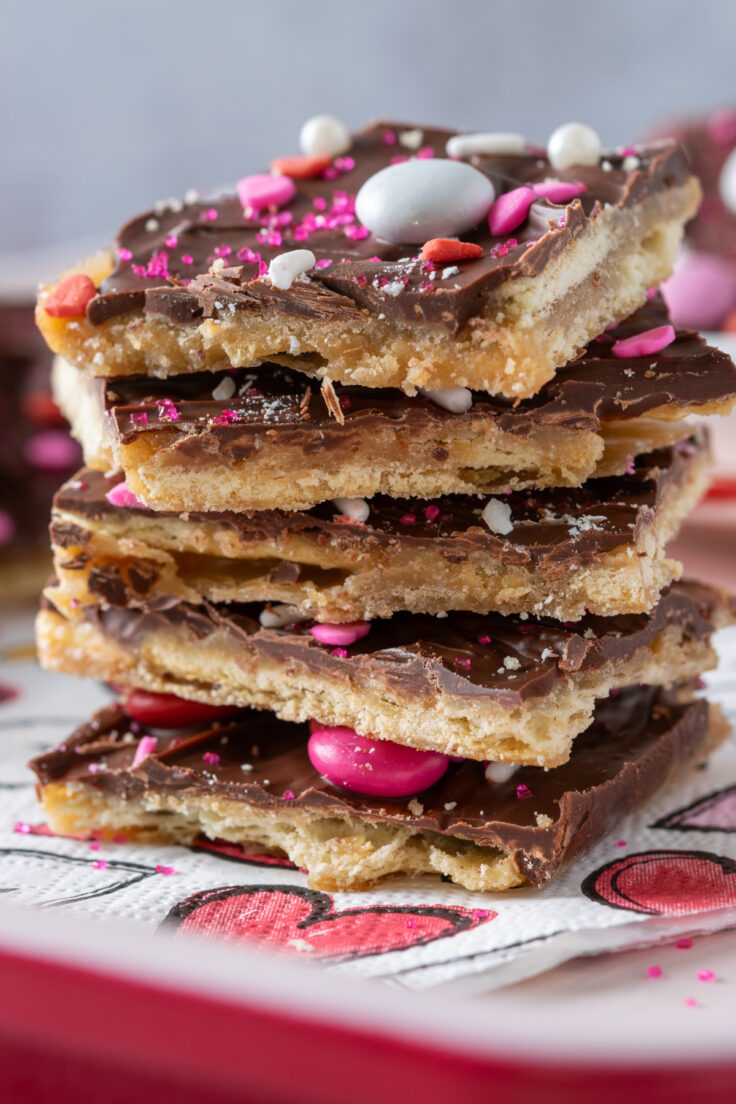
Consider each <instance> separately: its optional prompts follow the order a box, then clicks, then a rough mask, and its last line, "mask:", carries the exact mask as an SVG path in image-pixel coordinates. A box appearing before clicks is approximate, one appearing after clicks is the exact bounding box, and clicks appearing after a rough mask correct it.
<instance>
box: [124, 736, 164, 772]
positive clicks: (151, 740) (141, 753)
mask: <svg viewBox="0 0 736 1104" xmlns="http://www.w3.org/2000/svg"><path fill="white" fill-rule="evenodd" d="M157 743H158V741H157V739H156V737H155V736H142V737H141V739H140V740H139V741H138V747H137V748H136V749H135V755H134V756H133V762H132V763H131V764H130V765H131V767H137V766H138V764H139V763H142V762H143V760H144V759H145V758H146V756H148V755H152V754H153V752H154V751H155V750H156V744H157Z"/></svg>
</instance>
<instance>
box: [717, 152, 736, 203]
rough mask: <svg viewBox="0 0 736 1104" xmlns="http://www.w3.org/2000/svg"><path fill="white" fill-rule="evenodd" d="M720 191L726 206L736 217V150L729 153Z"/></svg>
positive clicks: (719, 181)
mask: <svg viewBox="0 0 736 1104" xmlns="http://www.w3.org/2000/svg"><path fill="white" fill-rule="evenodd" d="M718 191H719V192H720V193H721V199H722V200H723V203H724V204H725V206H726V207H728V209H729V211H731V213H732V214H734V215H736V149H735V150H732V151H731V153H729V155H728V157H727V158H726V160H725V162H724V165H723V168H722V169H721V175H720V177H719V178H718Z"/></svg>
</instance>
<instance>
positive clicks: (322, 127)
mask: <svg viewBox="0 0 736 1104" xmlns="http://www.w3.org/2000/svg"><path fill="white" fill-rule="evenodd" d="M352 144H353V140H352V138H351V137H350V131H349V130H348V128H347V127H346V126H345V124H344V123H341V122H340V120H339V119H336V118H335V116H334V115H313V116H312V118H311V119H307V121H306V123H305V124H304V126H303V127H302V129H301V131H300V132H299V148H300V149H301V151H302V153H303V154H304V155H305V156H306V157H339V156H340V154H341V153H347V152H348V150H349V149H350V147H351V146H352Z"/></svg>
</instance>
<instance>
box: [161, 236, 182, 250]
mask: <svg viewBox="0 0 736 1104" xmlns="http://www.w3.org/2000/svg"><path fill="white" fill-rule="evenodd" d="M178 244H179V239H178V237H177V236H176V234H169V236H168V238H164V245H165V246H166V248H167V249H176V247H177V245H178Z"/></svg>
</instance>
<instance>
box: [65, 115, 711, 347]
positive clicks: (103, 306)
mask: <svg viewBox="0 0 736 1104" xmlns="http://www.w3.org/2000/svg"><path fill="white" fill-rule="evenodd" d="M407 129H410V128H408V127H406V126H402V125H399V124H396V123H387V122H379V123H375V124H373V125H372V126H369V127H367V128H366V129H364V130H362V131H359V132H358V133H357V134H356V135H355V136H354V142H353V146H352V148H351V150H350V152H349V154H348V155H347V156H346V157H345V158H342V159H338V160H337V161H336V162H335V163H334V165H333V167H332V168H331V169H330V170H328V175H329V176H332V179H324V178H323V177H318V178H316V179H311V180H298V181H296V185H297V191H296V196H295V197H294V199H292V200H291V201H290V202H289V203H288V204H286V206H285V207H284V208H283V209H282V210H281V211H280V212H279V213H278V214H274V213H272V212H262V213H261V214H260V215H255V214H254V213H253V212H248V211H246V212H245V213H244V211H243V207H242V206H241V204H240V201H239V200H238V198H237V197H236V196H223V197H219V198H216V199H206V200H203V201H201V202H196V203H187V204H184V205H181V204H175V205H174V206H175V207H176V208H177V209H176V210H171V209H159V210H156V211H147V212H145V213H144V214H142V215H140V216H139V217H137V218H135V219H133V220H132V221H131V222H128V223H127V224H126V225H125V226H123V228H122V229H121V230H120V232H119V233H118V236H117V239H116V242H115V247H116V256H117V258H118V260H117V264H116V266H115V269H114V271H113V272H112V274H111V275H110V276H109V277H108V278H107V279H106V280H104V281H103V283H102V284H101V286H100V289H99V294H98V295H97V296H95V298H94V299H92V300H91V302H90V303H89V305H88V307H87V318H88V319H89V321H90V322H92V323H93V324H97V323H101V322H104V321H106V320H107V319H109V318H112V317H114V316H116V315H120V314H123V313H126V312H128V311H132V310H142V309H144V310H146V311H150V312H153V313H156V314H162V315H165V316H166V317H167V318H169V319H171V320H172V321H174V322H188V321H191V320H194V319H198V318H203V317H204V318H206V317H209V316H211V315H213V314H216V313H217V312H221V311H222V310H223V309H228V308H232V309H233V310H251V311H253V310H255V311H259V312H264V311H267V312H280V313H283V314H291V315H297V316H301V317H306V318H312V319H319V320H322V319H323V320H325V321H329V319H330V318H331V317H335V316H340V317H343V318H345V317H348V318H349V317H350V313H351V312H356V311H357V310H358V309H359V308H360V309H368V310H371V311H374V312H375V313H377V314H382V315H384V316H385V317H387V318H390V319H395V320H397V321H400V322H403V323H405V324H410V325H416V324H418V323H426V322H429V323H432V324H434V325H437V326H442V327H443V328H444V329H445V330H447V331H449V332H450V333H451V334H456V333H457V332H458V331H459V330H460V329H461V328H462V327H463V326H464V325H465V323H466V322H467V321H468V319H470V318H471V317H473V316H474V315H477V314H479V313H480V312H481V311H482V310H483V308H484V305H485V300H486V297H487V296H488V294H489V293H490V292H491V291H493V290H494V289H495V288H497V287H498V286H499V284H501V283H502V282H504V281H506V280H509V279H513V278H516V277H520V276H536V275H538V274H539V273H540V272H541V271H542V270H543V269H544V268H545V267H546V266H547V265H548V264H549V263H550V262H551V261H552V260H554V259H555V258H556V257H558V256H559V254H560V253H561V252H563V251H564V250H565V249H566V248H567V246H568V245H570V244H571V243H572V242H573V241H574V240H575V239H576V238H578V237H579V236H580V235H581V234H582V233H583V232H584V231H585V229H586V227H587V226H588V224H589V223H591V222H592V221H595V219H596V217H597V216H598V214H599V213H600V212H601V210H602V209H603V207H604V206H608V205H611V206H613V207H616V208H619V209H625V208H629V207H633V206H636V205H638V204H641V203H642V202H643V201H644V200H645V199H647V198H649V197H650V196H655V195H657V194H661V193H663V192H666V191H667V190H669V189H671V188H672V187H675V186H677V185H680V184H684V183H685V182H686V181H688V180H689V179H690V178H691V173H690V169H689V167H688V164H687V161H686V159H685V157H684V155H683V153H682V151H681V150H680V149H679V148H678V147H677V146H676V145H674V143H662V144H659V145H653V146H649V147H646V148H642V149H640V150H638V151H637V154H638V165H637V167H636V168H635V169H633V170H630V171H626V170H625V169H624V168H623V158H622V157H621V156H620V155H618V154H606V155H604V161H602V162H601V163H600V164H598V165H594V166H575V168H573V169H565V170H556V169H552V167H551V166H550V164H549V161H548V159H547V156H546V153H545V151H544V150H540V149H536V148H533V147H528V148H527V149H526V151H524V152H522V153H520V154H515V155H502V156H493V157H487V156H474V157H472V158H470V163H471V164H472V165H473V166H474V167H475V168H476V169H478V170H479V171H480V172H482V173H484V174H485V175H486V176H487V177H488V178H489V179H490V180H491V181H492V183H493V185H494V189H495V194H496V196H499V195H501V194H502V193H504V192H507V191H510V190H511V189H513V188H517V187H519V186H520V185H521V184H535V183H539V182H541V181H544V180H547V179H549V178H554V179H556V180H567V181H581V182H582V183H583V184H585V187H586V190H585V192H584V193H583V195H582V196H581V198H580V199H575V200H573V201H572V202H571V203H569V204H567V205H564V204H562V205H560V204H554V203H550V202H549V201H548V200H542V199H538V200H536V201H535V202H534V203H532V205H531V208H530V211H529V216H528V218H527V219H526V221H525V222H524V223H523V224H522V226H520V227H519V228H518V229H517V230H515V231H514V232H513V236H511V235H508V234H505V235H503V236H501V237H492V236H491V234H490V230H489V227H488V223H487V220H486V219H483V220H482V222H481V224H480V225H479V226H477V227H475V229H473V230H471V231H469V232H467V233H464V234H463V235H462V237H463V239H464V240H466V241H473V242H476V243H477V244H479V245H481V246H482V248H483V250H484V254H483V256H482V257H480V258H478V259H477V260H473V261H465V262H462V263H460V264H457V265H445V266H440V267H439V268H438V269H437V271H436V272H435V273H434V278H430V277H431V276H432V266H430V265H429V264H427V263H426V262H422V261H421V260H420V259H419V257H418V256H417V253H418V248H417V247H416V246H407V245H402V244H397V245H394V244H391V243H388V242H386V241H384V240H382V239H380V238H377V237H374V236H373V235H372V234H369V233H367V232H366V231H365V229H364V228H363V227H361V226H360V224H359V223H358V222H357V220H356V218H355V214H354V197H355V195H356V193H357V192H358V190H359V189H360V187H361V185H362V184H363V183H364V182H365V181H366V180H367V179H368V177H370V176H372V175H373V174H374V173H376V172H378V171H379V170H380V169H383V168H385V167H386V166H387V165H389V164H390V163H391V162H392V161H395V160H396V159H397V157H398V158H399V159H402V160H405V159H406V157H407V156H408V151H406V150H405V149H404V147H403V146H402V145H401V135H402V133H404V132H405V131H406V130H407ZM411 129H414V128H411ZM454 133H455V132H454V131H450V130H442V129H439V128H429V127H428V128H424V130H423V131H422V141H423V143H424V146H423V150H422V155H425V156H426V155H430V156H431V155H435V156H437V157H445V156H446V154H445V146H446V143H447V140H448V138H450V137H451V136H452V135H453V134H454ZM397 139H398V141H397ZM430 151H431V152H430ZM604 164H605V165H608V166H610V167H609V168H607V169H606V168H604V167H603V166H604ZM251 216H252V217H251ZM151 220H153V221H151ZM147 226H148V227H149V229H147V228H146V227H147ZM295 248H308V249H310V250H312V252H313V253H314V254H315V257H316V258H317V265H318V266H319V267H317V268H315V270H314V271H313V272H312V273H310V280H309V281H308V282H306V281H296V282H295V283H294V284H293V285H292V287H291V288H290V289H288V290H286V291H283V290H280V289H278V288H276V287H273V286H272V285H271V283H270V281H264V280H259V279H258V278H257V277H258V274H259V271H260V270H261V268H260V266H261V265H264V264H265V265H267V264H268V263H269V262H270V261H271V260H272V259H273V257H275V256H277V255H278V254H279V253H283V252H285V251H287V250H291V249H295ZM217 259H222V260H224V262H225V264H226V265H227V266H229V267H228V268H227V270H226V273H224V274H221V275H219V276H215V275H212V274H211V273H210V271H209V270H210V266H211V265H212V263H213V262H214V261H215V260H217ZM386 288H388V291H386V290H384V289H386Z"/></svg>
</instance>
